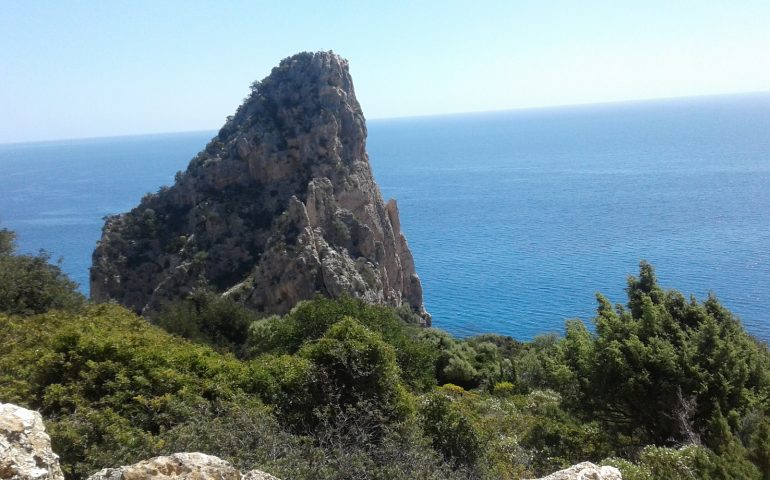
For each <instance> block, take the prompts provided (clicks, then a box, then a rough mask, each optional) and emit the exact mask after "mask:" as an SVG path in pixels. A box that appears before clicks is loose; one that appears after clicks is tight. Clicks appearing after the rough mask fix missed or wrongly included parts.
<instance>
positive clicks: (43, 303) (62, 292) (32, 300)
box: [0, 229, 85, 315]
mask: <svg viewBox="0 0 770 480" xmlns="http://www.w3.org/2000/svg"><path fill="white" fill-rule="evenodd" d="M15 237H16V236H15V234H14V233H13V232H11V231H10V230H5V229H4V230H0V312H5V313H8V314H12V315H35V314H38V313H43V312H46V311H48V310H50V309H64V310H77V309H78V308H80V307H81V306H82V305H83V303H84V301H85V299H84V298H83V295H82V294H80V292H78V291H77V284H76V283H75V282H73V281H71V280H70V279H69V278H67V276H66V275H65V274H64V273H63V272H62V270H61V267H60V266H59V265H51V263H50V260H51V257H50V255H49V254H48V253H46V252H42V251H41V252H40V253H39V254H37V255H18V254H16V253H15V250H16V246H15Z"/></svg>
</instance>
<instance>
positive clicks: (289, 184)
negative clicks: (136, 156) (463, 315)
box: [91, 52, 430, 324]
mask: <svg viewBox="0 0 770 480" xmlns="http://www.w3.org/2000/svg"><path fill="white" fill-rule="evenodd" d="M400 228H401V227H400V222H399V218H398V207H397V205H396V202H395V201H394V200H390V201H389V202H387V203H385V202H384V201H383V199H382V196H381V194H380V191H379V188H378V187H377V184H376V183H375V182H374V178H373V176H372V171H371V168H370V166H369V159H368V156H367V153H366V123H365V120H364V116H363V113H362V112H361V107H360V105H359V104H358V101H357V100H356V96H355V92H354V89H353V82H352V79H351V77H350V73H349V71H348V63H347V61H346V60H344V59H343V58H341V57H339V56H338V55H335V54H333V53H331V52H328V53H327V52H318V53H300V54H297V55H294V56H292V57H289V58H287V59H285V60H283V61H282V62H281V63H280V65H279V66H278V67H275V68H274V69H273V71H272V73H271V74H270V75H269V76H268V77H267V78H265V79H264V80H263V81H261V82H255V83H254V84H253V85H252V93H251V95H250V96H249V97H248V98H247V99H246V100H245V101H244V103H243V104H242V105H241V106H240V107H238V109H237V111H236V112H235V114H234V115H233V116H231V117H228V119H227V122H226V123H225V125H224V126H223V127H222V129H221V130H220V131H219V133H218V134H217V136H215V137H214V138H213V139H212V140H211V141H210V142H209V144H208V145H207V146H206V148H205V149H204V150H203V151H201V152H200V153H199V154H198V155H197V156H196V157H195V158H193V159H192V161H191V162H190V164H189V166H188V167H187V170H186V171H185V172H180V173H179V174H177V177H176V182H175V183H174V185H173V186H171V187H164V188H162V189H161V190H160V191H158V193H156V194H152V195H148V196H146V197H145V198H144V199H142V201H141V203H140V204H139V206H137V207H136V208H134V209H133V210H131V211H130V212H128V213H124V214H120V215H115V216H111V217H109V218H107V220H106V223H105V225H104V228H103V232H102V238H101V241H100V242H99V244H98V245H97V247H96V250H95V251H94V254H93V265H92V267H91V296H92V298H93V299H94V300H96V301H108V300H115V301H117V302H119V303H121V304H123V305H125V306H127V307H129V308H131V309H133V310H135V311H137V312H142V313H150V312H153V311H156V310H158V309H159V308H161V307H162V305H164V304H166V303H167V302H169V301H174V300H178V299H181V298H184V297H185V296H186V295H188V294H189V293H191V292H192V291H193V290H194V289H196V288H203V287H205V288H210V289H212V290H214V291H216V292H218V293H221V294H222V295H227V296H231V297H232V298H234V299H236V300H238V301H240V302H243V303H244V304H246V305H247V306H250V307H252V308H255V309H257V310H260V311H264V312H268V313H278V314H282V313H286V312H287V311H289V309H291V308H292V307H293V306H294V305H295V304H296V303H297V302H299V301H301V300H305V299H310V298H312V297H313V296H314V295H315V294H316V293H320V294H322V295H326V296H329V297H339V296H341V295H350V296H353V297H356V298H360V299H363V300H365V301H367V302H370V303H377V304H383V305H389V306H393V307H399V306H401V305H408V306H409V307H411V309H412V310H413V311H414V312H416V313H417V314H419V315H420V316H421V317H422V318H423V319H424V320H425V323H427V324H429V323H430V315H428V314H427V312H426V311H425V308H424V307H423V300H422V287H421V285H420V280H419V278H418V277H417V274H416V273H415V267H414V261H413V259H412V254H411V252H410V251H409V247H408V246H407V243H406V239H405V238H404V235H403V234H402V233H401V229H400Z"/></svg>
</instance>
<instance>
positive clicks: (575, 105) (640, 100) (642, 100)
mask: <svg viewBox="0 0 770 480" xmlns="http://www.w3.org/2000/svg"><path fill="white" fill-rule="evenodd" d="M762 94H770V89H769V90H752V91H742V92H729V93H707V94H702V95H683V96H676V97H643V98H633V99H624V100H607V101H599V102H578V103H559V104H545V105H537V106H529V107H511V108H501V109H492V110H470V111H464V112H447V113H428V114H417V115H404V116H392V117H391V116H388V117H371V118H367V119H366V120H367V121H378V120H406V119H420V118H436V117H452V116H461V115H481V114H488V113H505V112H526V111H535V110H552V109H561V108H580V107H592V106H611V105H621V104H628V103H645V102H660V101H676V100H687V99H698V98H713V97H732V96H749V95H762ZM220 128H222V127H221V126H220V127H215V128H201V129H194V130H171V131H163V132H143V133H116V134H108V135H99V136H84V137H65V138H62V137H58V138H48V139H40V140H21V141H10V142H0V145H2V146H7V145H24V144H31V143H58V142H77V141H88V140H106V139H118V138H130V137H149V136H156V135H157V136H162V135H179V134H183V133H191V134H192V133H204V132H217V131H218V130H219V129H220Z"/></svg>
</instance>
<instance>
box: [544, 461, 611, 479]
mask: <svg viewBox="0 0 770 480" xmlns="http://www.w3.org/2000/svg"><path fill="white" fill-rule="evenodd" d="M537 480H623V477H622V476H621V475H620V471H619V470H618V469H617V468H615V467H606V466H605V467H600V466H598V465H594V464H593V463H591V462H583V463H578V464H577V465H573V466H571V467H569V468H568V469H566V470H560V471H558V472H556V473H552V474H550V475H548V476H547V477H543V478H539V479H537Z"/></svg>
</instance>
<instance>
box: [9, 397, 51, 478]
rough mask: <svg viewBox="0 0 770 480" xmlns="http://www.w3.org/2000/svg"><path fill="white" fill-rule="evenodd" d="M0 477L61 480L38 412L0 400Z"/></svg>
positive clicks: (49, 440)
mask: <svg viewBox="0 0 770 480" xmlns="http://www.w3.org/2000/svg"><path fill="white" fill-rule="evenodd" d="M0 479H3V480H63V479H64V476H63V475H62V471H61V468H60V467H59V457H58V456H57V455H55V454H54V453H53V452H52V451H51V439H50V437H49V436H48V434H47V433H45V427H44V426H43V418H42V417H41V416H40V414H39V413H37V412H34V411H32V410H27V409H26V408H22V407H17V406H16V405H11V404H9V403H0Z"/></svg>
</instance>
